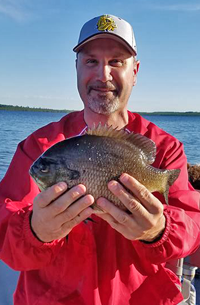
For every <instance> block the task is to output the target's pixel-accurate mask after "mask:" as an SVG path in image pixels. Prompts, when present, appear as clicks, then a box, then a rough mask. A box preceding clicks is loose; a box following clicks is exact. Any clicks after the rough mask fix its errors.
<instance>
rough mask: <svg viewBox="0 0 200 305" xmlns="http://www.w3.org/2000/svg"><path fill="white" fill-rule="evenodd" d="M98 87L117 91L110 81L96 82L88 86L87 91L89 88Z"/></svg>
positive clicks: (96, 88) (95, 88) (94, 88)
mask: <svg viewBox="0 0 200 305" xmlns="http://www.w3.org/2000/svg"><path fill="white" fill-rule="evenodd" d="M98 89H105V90H109V91H117V88H116V86H115V85H114V84H112V83H111V82H107V83H101V82H96V83H94V84H91V85H89V86H88V93H90V91H91V90H98Z"/></svg>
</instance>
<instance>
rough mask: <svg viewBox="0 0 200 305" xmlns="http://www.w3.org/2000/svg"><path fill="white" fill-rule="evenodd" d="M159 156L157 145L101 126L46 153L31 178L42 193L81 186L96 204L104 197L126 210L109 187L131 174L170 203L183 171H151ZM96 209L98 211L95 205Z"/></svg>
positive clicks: (40, 158) (63, 142)
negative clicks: (172, 189) (171, 191)
mask: <svg viewBox="0 0 200 305" xmlns="http://www.w3.org/2000/svg"><path fill="white" fill-rule="evenodd" d="M155 156H156V145H155V143H154V142H153V141H152V140H150V139H148V138H147V137H145V136H142V135H140V134H134V133H127V132H126V131H124V130H116V129H113V128H112V127H107V126H101V125H98V127H96V128H89V129H88V131H87V133H86V134H85V135H82V136H77V137H73V138H70V139H66V140H64V141H61V142H58V143H56V144H55V145H53V146H52V147H50V148H49V149H48V150H47V151H45V152H44V153H43V154H42V155H41V156H40V157H39V158H38V159H37V160H36V161H35V162H34V163H33V165H32V166H31V168H30V175H31V176H32V178H33V179H34V180H35V182H36V183H37V185H38V187H39V188H40V189H41V190H44V189H46V188H48V187H49V186H51V185H53V184H55V183H57V182H60V181H65V182H66V183H67V185H68V188H71V187H73V186H75V185H77V184H79V183H82V184H84V185H85V186H86V189H87V193H89V194H92V195H93V196H94V198H95V200H96V199H97V198H99V197H102V196H103V197H105V198H107V199H108V200H110V201H112V202H113V203H114V204H115V205H116V206H118V207H120V208H121V209H125V207H124V205H123V204H122V203H121V202H120V201H119V200H118V198H116V197H115V196H114V195H113V194H112V193H111V192H110V191H109V190H108V187H107V183H108V182H109V181H110V180H113V179H114V180H118V178H119V177H120V175H121V174H122V173H128V174H130V175H131V176H133V177H135V178H136V179H137V180H138V181H139V182H141V183H142V184H143V185H144V186H145V187H146V188H147V189H148V190H149V191H150V192H154V191H158V192H160V193H161V194H163V195H164V198H165V201H166V203H168V192H169V187H170V186H171V185H172V184H173V183H174V181H175V180H176V179H177V177H178V176H179V173H180V170H179V169H173V170H166V169H157V168H155V167H152V166H151V165H150V164H152V163H153V162H154V160H155ZM93 208H94V209H98V208H97V207H96V206H95V203H94V205H93Z"/></svg>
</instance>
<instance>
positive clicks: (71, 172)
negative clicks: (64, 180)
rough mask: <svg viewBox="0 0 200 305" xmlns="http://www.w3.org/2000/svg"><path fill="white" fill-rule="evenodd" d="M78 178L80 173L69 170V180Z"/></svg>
mask: <svg viewBox="0 0 200 305" xmlns="http://www.w3.org/2000/svg"><path fill="white" fill-rule="evenodd" d="M78 178H80V173H79V172H78V171H76V170H70V179H71V180H76V179H78Z"/></svg>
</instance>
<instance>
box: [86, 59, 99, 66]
mask: <svg viewBox="0 0 200 305" xmlns="http://www.w3.org/2000/svg"><path fill="white" fill-rule="evenodd" d="M96 63H97V60H96V59H87V60H86V64H88V65H94V64H96Z"/></svg>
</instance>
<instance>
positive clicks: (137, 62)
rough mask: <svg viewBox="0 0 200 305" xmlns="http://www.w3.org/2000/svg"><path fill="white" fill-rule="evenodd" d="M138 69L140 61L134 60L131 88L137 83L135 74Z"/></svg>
mask: <svg viewBox="0 0 200 305" xmlns="http://www.w3.org/2000/svg"><path fill="white" fill-rule="evenodd" d="M139 67H140V61H139V60H136V61H135V62H134V66H133V86H135V85H136V83H137V74H138V71H139Z"/></svg>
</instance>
